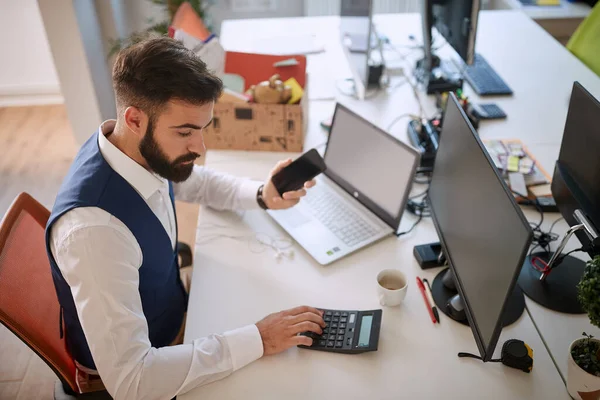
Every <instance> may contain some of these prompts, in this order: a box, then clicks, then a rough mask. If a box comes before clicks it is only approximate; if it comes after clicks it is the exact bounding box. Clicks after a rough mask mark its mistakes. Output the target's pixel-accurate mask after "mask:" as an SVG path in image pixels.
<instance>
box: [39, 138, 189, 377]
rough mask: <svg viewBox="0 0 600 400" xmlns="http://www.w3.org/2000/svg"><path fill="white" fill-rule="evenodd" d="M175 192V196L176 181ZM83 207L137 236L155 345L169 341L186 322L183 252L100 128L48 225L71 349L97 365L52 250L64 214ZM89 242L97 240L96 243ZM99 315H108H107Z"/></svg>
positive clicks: (76, 165) (70, 176) (141, 277)
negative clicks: (106, 148) (53, 231)
mask: <svg viewBox="0 0 600 400" xmlns="http://www.w3.org/2000/svg"><path fill="white" fill-rule="evenodd" d="M169 193H170V196H171V202H173V185H172V184H171V182H169ZM77 207H99V208H101V209H103V210H104V211H106V212H108V213H109V214H112V215H113V216H115V217H116V218H118V219H119V220H120V221H121V222H123V223H124V224H125V225H126V226H127V228H129V230H130V231H131V233H132V234H133V236H135V239H136V240H137V242H138V244H139V246H140V248H141V249H142V255H143V262H142V265H141V267H140V268H139V292H140V297H141V300H142V307H143V311H144V315H145V316H146V320H147V321H148V330H149V338H150V343H151V344H152V346H153V347H163V346H167V345H169V344H170V343H171V342H173V340H175V338H176V336H177V334H178V332H179V329H180V328H181V324H182V323H183V318H184V313H185V311H186V308H187V294H186V292H185V290H184V288H183V284H182V282H181V280H180V278H179V265H178V259H177V253H176V252H175V251H174V250H173V246H172V244H171V240H170V238H169V235H168V234H167V232H166V231H165V229H164V227H163V225H162V224H161V222H160V221H159V219H158V218H157V217H156V215H155V214H154V213H153V212H152V210H151V209H150V208H149V207H148V204H147V203H146V201H145V200H144V199H143V198H142V197H141V196H140V195H139V194H138V193H137V192H136V191H135V189H134V188H133V187H132V186H131V185H130V184H129V183H128V182H127V181H126V180H125V179H123V177H122V176H121V175H119V174H118V173H116V172H115V171H114V170H113V169H112V168H111V167H110V165H108V163H107V162H106V160H105V159H104V157H103V156H102V154H101V153H100V148H99V147H98V133H95V134H94V135H92V137H91V138H90V139H88V140H87V141H86V142H85V144H84V145H83V146H82V147H81V149H80V150H79V153H78V154H77V156H76V157H75V161H74V162H73V165H71V168H70V170H69V172H68V174H67V176H66V178H65V180H64V181H63V183H62V186H61V188H60V190H59V192H58V196H57V197H56V202H55V204H54V208H53V209H52V213H51V215H50V219H49V220H48V224H47V225H46V251H47V252H48V257H49V259H50V266H51V269H52V278H53V280H54V286H55V288H56V294H57V295H58V301H59V302H60V305H61V309H62V313H61V317H60V318H61V322H62V319H64V325H65V329H66V332H65V334H66V338H65V339H66V343H67V348H68V350H69V351H70V352H71V355H72V356H73V358H74V359H75V360H77V361H78V362H79V363H80V364H82V365H83V366H85V367H88V368H92V369H96V365H95V363H94V360H93V358H92V355H91V353H90V348H89V346H88V344H87V341H86V339H85V336H84V334H83V330H82V328H81V324H80V323H79V318H78V317H77V310H76V308H75V303H74V301H73V296H72V295H71V289H70V288H69V285H68V284H67V282H66V281H65V279H64V278H63V276H62V274H61V272H60V269H59V268H58V266H57V265H56V261H55V260H54V257H53V256H52V252H51V250H50V228H51V227H52V225H53V224H54V222H55V221H56V220H57V219H58V218H60V216H61V215H63V214H64V213H66V212H67V211H69V210H72V209H74V208H77ZM173 210H175V205H174V204H173ZM89 245H90V246H93V243H90V244H89ZM97 317H98V318H102V316H101V315H98V316H97ZM61 335H62V324H61Z"/></svg>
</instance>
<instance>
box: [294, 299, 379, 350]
mask: <svg viewBox="0 0 600 400" xmlns="http://www.w3.org/2000/svg"><path fill="white" fill-rule="evenodd" d="M321 311H323V320H324V321H325V324H326V325H327V326H326V327H325V328H324V329H323V334H321V335H318V334H316V333H314V332H302V333H300V335H303V336H308V337H310V338H311V339H312V340H313V344H312V346H304V345H299V346H298V347H301V348H305V349H310V350H321V351H329V352H333V353H346V354H358V353H364V352H367V351H377V346H378V343H379V331H380V329H381V316H382V310H371V311H349V310H325V309H321Z"/></svg>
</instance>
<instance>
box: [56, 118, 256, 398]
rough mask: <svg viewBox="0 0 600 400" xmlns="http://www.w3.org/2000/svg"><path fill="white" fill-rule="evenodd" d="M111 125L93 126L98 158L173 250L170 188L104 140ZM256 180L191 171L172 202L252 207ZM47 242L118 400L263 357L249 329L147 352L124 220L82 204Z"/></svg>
mask: <svg viewBox="0 0 600 400" xmlns="http://www.w3.org/2000/svg"><path fill="white" fill-rule="evenodd" d="M114 127H115V121H114V120H111V121H106V122H104V123H103V124H102V125H101V126H100V135H98V144H99V146H100V152H101V153H102V155H103V156H104V158H105V159H106V161H107V162H108V164H109V165H110V166H111V167H112V168H113V169H114V170H115V171H116V172H117V173H118V174H119V175H121V176H122V177H123V178H124V179H125V180H126V181H127V182H129V184H130V185H131V186H132V187H133V188H134V189H135V190H136V191H137V192H138V193H139V194H140V196H142V198H144V199H145V200H146V202H147V203H148V206H149V207H150V208H151V209H152V211H153V212H154V213H155V214H156V216H157V217H158V218H159V220H160V221H161V222H162V225H163V226H164V228H165V230H166V231H167V233H168V234H169V236H170V238H171V243H172V244H173V246H175V240H176V239H175V238H176V231H175V218H174V213H173V207H172V204H171V200H170V197H169V187H168V182H167V181H166V180H165V179H163V178H161V177H159V176H157V175H155V174H153V173H151V172H149V171H148V170H146V169H145V168H143V167H142V166H140V165H139V164H137V163H136V162H135V161H133V160H132V159H131V158H129V157H128V156H127V155H125V154H124V153H123V152H121V151H120V150H119V149H118V148H117V147H116V146H114V145H113V144H112V143H111V142H110V141H109V140H108V139H107V138H106V137H105V135H106V134H108V133H110V132H112V130H113V129H114ZM260 184H261V183H260V182H256V181H251V180H247V179H240V178H235V177H233V176H230V175H225V174H221V173H217V172H215V171H212V170H210V169H207V168H203V167H200V166H194V171H193V173H192V175H191V176H190V178H189V179H188V180H187V181H185V182H182V183H179V184H174V187H173V189H174V192H175V197H176V199H178V200H183V201H187V202H195V203H200V204H204V205H207V206H209V207H212V208H215V209H249V208H256V207H258V204H257V203H256V192H257V190H258V187H259V185H260ZM50 240H51V243H50V246H51V251H52V254H53V256H54V259H55V260H56V263H57V264H58V267H59V268H60V271H61V273H62V275H63V277H64V278H65V280H66V281H67V283H68V284H69V286H70V288H71V293H72V295H73V299H74V300H75V306H76V308H77V315H78V316H79V321H80V322H81V326H82V328H83V332H84V334H85V337H86V339H87V342H88V345H89V347H90V351H91V353H92V356H93V358H94V361H95V363H96V368H97V369H98V373H99V374H100V377H101V378H102V381H103V383H104V385H105V387H106V389H107V390H108V392H109V393H110V394H111V395H112V396H113V397H114V398H115V399H128V400H132V399H142V398H143V399H170V398H172V397H174V396H176V395H178V394H181V393H185V392H186V391H188V390H190V389H192V388H194V387H196V386H199V385H203V384H207V383H210V382H213V381H215V380H218V379H221V378H224V377H226V376H228V375H229V374H231V373H232V372H233V371H235V370H238V369H240V368H242V367H244V366H245V365H247V364H249V363H251V362H252V361H254V360H256V359H258V358H260V357H262V355H263V346H262V339H261V336H260V334H259V332H258V329H257V327H256V325H249V326H246V327H243V328H240V329H236V330H233V331H229V332H225V333H223V334H215V335H211V336H209V337H206V338H199V339H195V340H194V341H193V343H191V344H182V345H177V346H169V347H162V348H154V347H152V346H151V344H150V340H149V338H148V324H147V321H146V318H145V316H144V313H143V310H142V303H141V299H140V294H139V291H138V282H139V276H138V269H139V268H140V266H141V264H142V251H141V248H140V246H139V244H138V243H137V240H136V239H135V237H134V236H133V234H132V233H131V231H130V230H129V229H128V228H127V227H126V226H125V224H123V223H122V222H121V221H120V220H118V219H117V218H115V217H114V216H112V215H111V214H109V213H107V212H106V211H104V210H102V209H100V208H97V207H82V208H75V209H73V210H71V211H69V212H67V213H65V214H64V215H63V216H62V217H61V218H60V219H58V220H57V221H56V222H55V224H54V225H53V227H52V230H51V232H50ZM165 267H168V266H165Z"/></svg>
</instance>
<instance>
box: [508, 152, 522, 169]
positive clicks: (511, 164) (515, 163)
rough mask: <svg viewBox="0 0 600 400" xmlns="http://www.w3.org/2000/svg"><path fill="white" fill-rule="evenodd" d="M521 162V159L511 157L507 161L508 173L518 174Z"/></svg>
mask: <svg viewBox="0 0 600 400" xmlns="http://www.w3.org/2000/svg"><path fill="white" fill-rule="evenodd" d="M519 160H520V158H519V157H517V156H510V157H508V160H507V161H506V169H507V170H508V172H518V171H519Z"/></svg>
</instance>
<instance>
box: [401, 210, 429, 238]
mask: <svg viewBox="0 0 600 400" xmlns="http://www.w3.org/2000/svg"><path fill="white" fill-rule="evenodd" d="M421 220H423V214H420V215H419V218H417V220H416V221H415V222H414V224H412V226H411V227H410V228H409V229H408V230H406V231H404V232H399V233H396V236H397V237H400V236H403V235H408V234H409V233H411V232H412V230H413V229H415V226H417V225H419V222H421Z"/></svg>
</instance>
